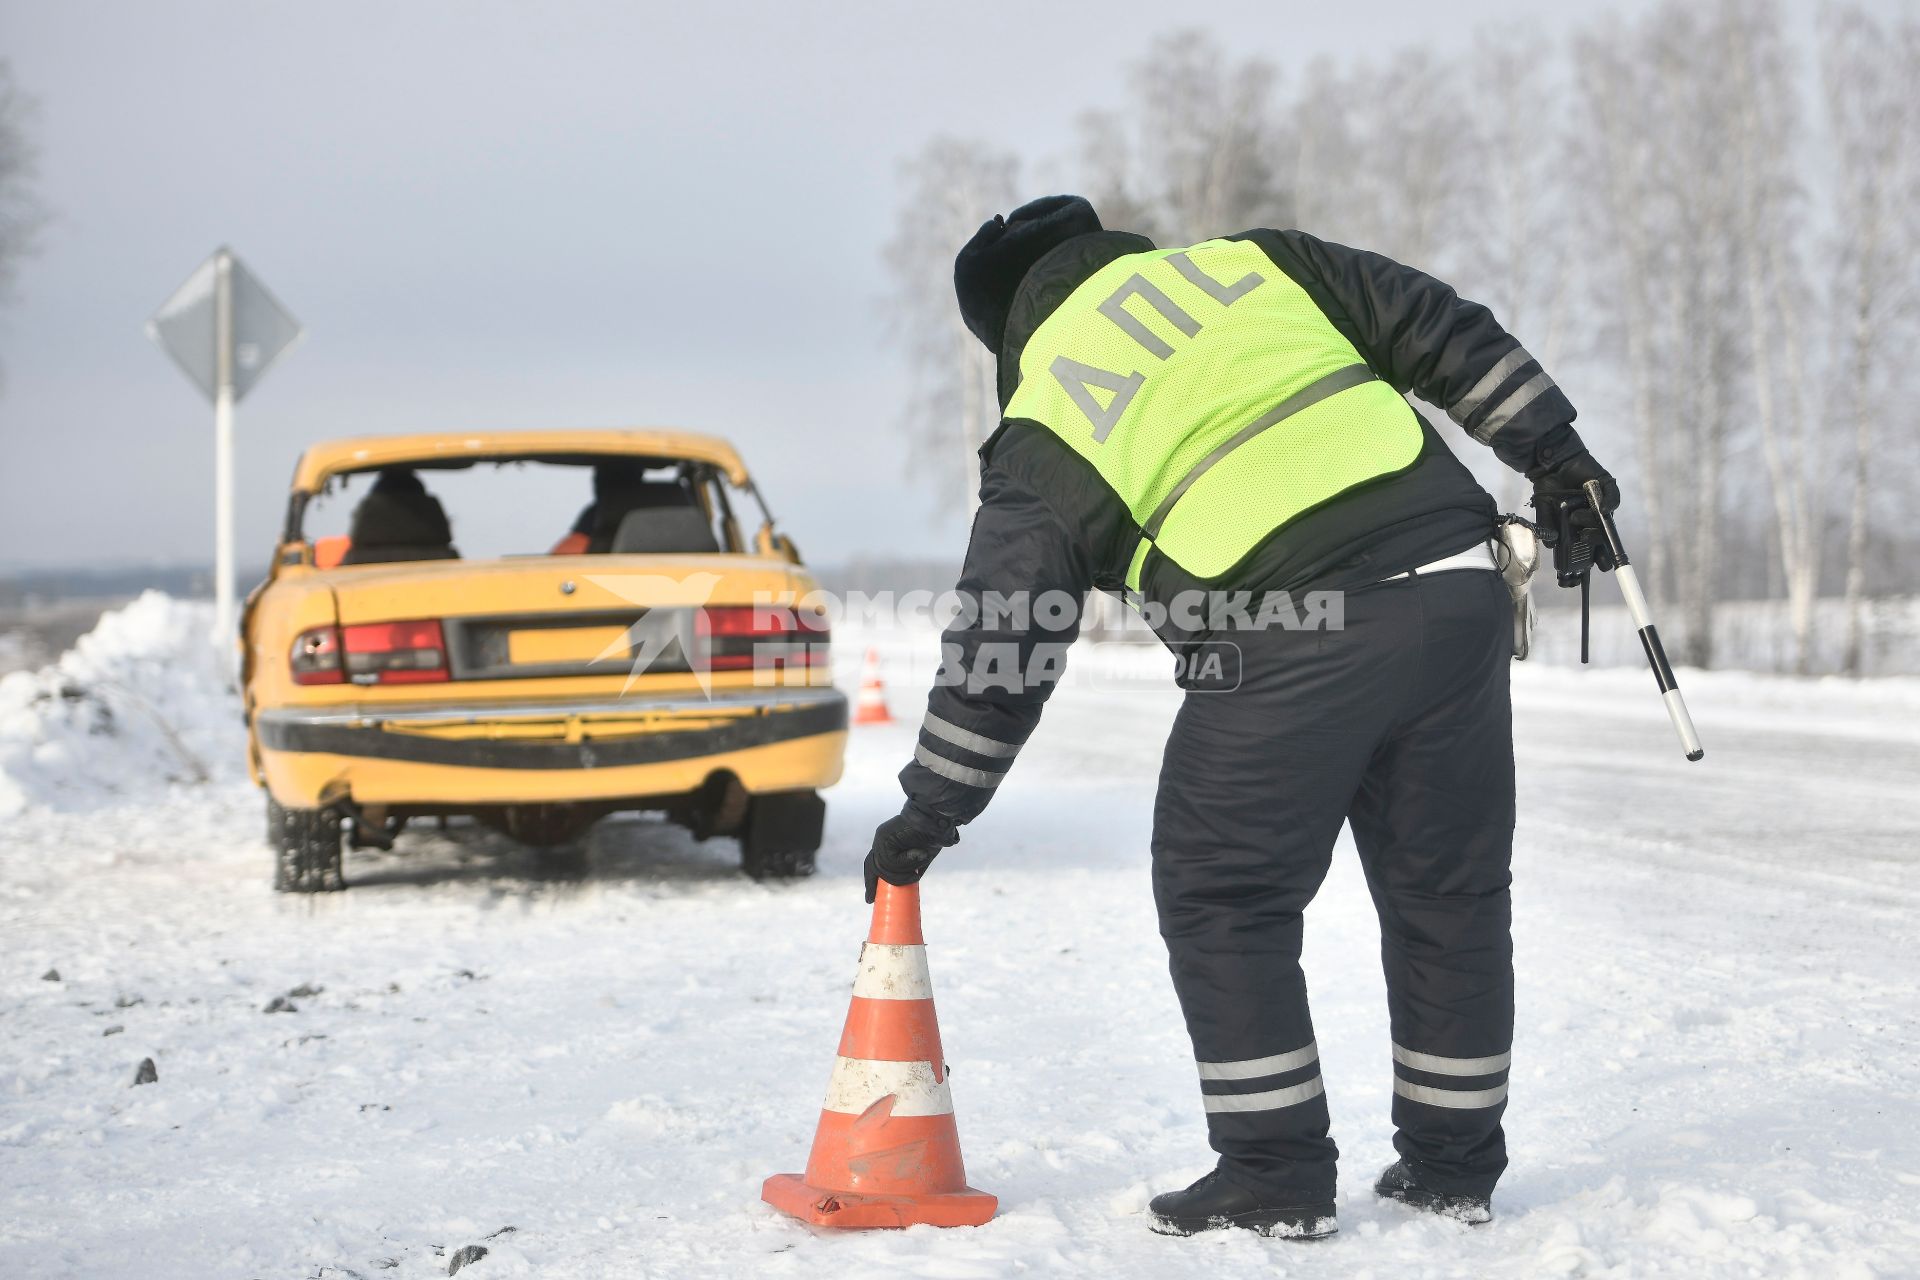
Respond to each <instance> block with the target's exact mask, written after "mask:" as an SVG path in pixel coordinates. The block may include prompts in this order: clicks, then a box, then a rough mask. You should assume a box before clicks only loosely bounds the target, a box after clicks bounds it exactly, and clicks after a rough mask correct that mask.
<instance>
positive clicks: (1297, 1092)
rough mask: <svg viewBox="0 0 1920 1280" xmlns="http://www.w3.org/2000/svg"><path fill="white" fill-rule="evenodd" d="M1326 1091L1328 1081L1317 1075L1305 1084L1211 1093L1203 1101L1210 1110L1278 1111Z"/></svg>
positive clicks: (1307, 1100) (1297, 1104)
mask: <svg viewBox="0 0 1920 1280" xmlns="http://www.w3.org/2000/svg"><path fill="white" fill-rule="evenodd" d="M1326 1091H1327V1086H1326V1082H1325V1081H1323V1080H1322V1079H1321V1078H1320V1077H1319V1076H1315V1077H1314V1078H1313V1079H1311V1080H1309V1081H1307V1082H1306V1083H1305V1084H1296V1085H1292V1086H1290V1087H1288V1088H1285V1089H1269V1090H1267V1091H1266V1092H1265V1093H1209V1094H1206V1095H1204V1096H1203V1097H1202V1098H1201V1101H1202V1102H1203V1103H1204V1104H1205V1105H1206V1108H1207V1110H1208V1111H1216V1112H1217V1111H1277V1110H1279V1109H1280V1108H1281V1107H1297V1106H1299V1105H1300V1104H1301V1103H1303V1102H1309V1101H1311V1100H1312V1099H1314V1098H1317V1097H1319V1096H1320V1095H1321V1094H1323V1093H1325V1092H1326Z"/></svg>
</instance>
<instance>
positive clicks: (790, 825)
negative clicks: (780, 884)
mask: <svg viewBox="0 0 1920 1280" xmlns="http://www.w3.org/2000/svg"><path fill="white" fill-rule="evenodd" d="M826 820H827V802H826V801H824V800H822V799H821V798H820V795H819V793H818V792H814V791H776V792H772V793H770V794H767V795H759V796H754V797H753V798H752V799H751V800H750V801H748V802H747V816H746V821H745V822H744V823H743V824H742V825H741V828H740V865H741V867H742V868H743V869H744V870H745V871H746V873H747V874H748V875H750V876H752V877H753V878H754V879H755V880H795V879H798V878H800V877H801V876H810V875H812V874H813V859H814V854H815V853H817V852H819V849H820V834H821V832H822V830H823V829H824V828H825V826H826Z"/></svg>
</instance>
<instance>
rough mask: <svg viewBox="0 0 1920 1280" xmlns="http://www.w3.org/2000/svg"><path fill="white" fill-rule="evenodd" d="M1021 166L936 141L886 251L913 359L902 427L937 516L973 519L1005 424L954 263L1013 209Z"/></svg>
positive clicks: (901, 328) (913, 174)
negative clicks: (987, 449)
mask: <svg viewBox="0 0 1920 1280" xmlns="http://www.w3.org/2000/svg"><path fill="white" fill-rule="evenodd" d="M1019 167H1020V166H1019V161H1018V159H1017V158H1016V157H1014V156H1013V155H1011V154H1010V153H1007V152H1003V151H999V150H997V149H995V148H993V147H991V146H988V145H986V144H984V143H980V142H973V141H966V140H962V139H958V138H935V139H933V140H932V141H931V142H929V143H927V145H926V146H924V147H922V148H921V149H920V151H919V152H917V153H916V154H915V155H914V156H912V157H911V158H910V159H908V160H906V161H905V162H904V163H903V164H902V165H901V167H900V177H901V183H900V185H901V203H900V212H899V214H898V216H897V219H896V224H895V229H894V234H893V237H892V238H891V239H890V240H888V241H887V244H886V246H885V248H884V250H883V251H882V256H883V260H884V262H885V265H886V269H887V274H888V276H889V277H890V279H891V282H892V287H891V289H890V290H889V293H888V297H887V313H888V317H889V320H890V322H891V329H890V335H889V336H890V337H891V338H892V339H893V340H894V341H896V342H898V343H899V344H900V345H901V346H902V347H903V348H904V349H905V351H906V353H907V359H908V365H909V370H910V376H911V385H910V391H909V396H908V400H907V403H906V406H905V408H904V411H903V423H902V425H903V426H904V427H905V429H906V432H907V437H908V439H909V441H910V442H911V446H912V464H913V467H914V470H915V472H916V474H925V475H929V476H931V477H932V479H933V482H934V491H935V493H936V494H937V495H938V496H937V497H936V499H935V509H936V510H942V511H951V510H955V509H958V510H960V511H963V512H965V513H966V514H967V515H969V516H971V515H972V513H973V510H974V508H975V507H976V506H977V505H978V503H979V472H978V467H977V465H976V462H975V457H974V455H975V454H976V453H977V452H978V451H979V449H980V446H981V445H982V444H983V443H985V441H986V438H987V436H988V435H989V434H990V433H991V432H992V430H993V427H994V425H995V424H996V423H997V422H998V420H999V417H1000V401H999V395H998V392H997V390H996V388H995V386H994V356H993V353H991V352H989V351H988V350H987V349H986V347H985V346H983V345H982V344H981V343H980V341H979V339H977V338H975V337H974V336H973V334H971V333H970V332H968V330H967V327H966V324H965V323H964V322H963V321H962V320H961V318H960V309H959V306H958V305H957V303H956V302H955V300H954V294H953V259H954V255H955V254H956V253H958V252H959V250H960V247H961V246H962V245H964V244H965V243H966V242H967V240H968V239H969V238H970V237H971V236H972V235H973V233H974V232H975V231H976V230H978V229H979V226H980V224H981V223H983V222H985V221H986V220H987V219H988V218H991V217H992V216H993V215H994V214H996V213H1005V212H1006V211H1007V210H1008V209H1010V208H1012V207H1013V205H1014V203H1015V201H1016V200H1017V199H1018V197H1017V196H1016V194H1015V186H1016V181H1017V178H1018V176H1019Z"/></svg>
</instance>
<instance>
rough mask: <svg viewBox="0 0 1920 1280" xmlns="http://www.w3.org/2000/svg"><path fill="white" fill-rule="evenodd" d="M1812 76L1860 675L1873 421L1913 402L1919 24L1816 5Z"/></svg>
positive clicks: (1848, 590) (1849, 616) (1849, 600)
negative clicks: (1829, 232)
mask: <svg viewBox="0 0 1920 1280" xmlns="http://www.w3.org/2000/svg"><path fill="white" fill-rule="evenodd" d="M1820 78H1821V85H1822V88H1823V90H1824V94H1825V98H1826V106H1827V128H1828V133H1829V138H1830V153H1831V159H1830V169H1829V174H1828V182H1829V183H1830V184H1831V190H1832V193H1833V222H1834V243H1833V249H1832V254H1831V258H1832V263H1833V282H1834V288H1833V294H1832V313H1831V314H1832V316H1833V320H1832V323H1831V329H1832V332H1833V333H1834V335H1835V338H1836V342H1837V346H1838V349H1839V350H1838V357H1837V359H1836V360H1835V374H1836V377H1835V384H1836V385H1835V396H1834V400H1835V403H1836V404H1837V405H1838V406H1840V407H1841V409H1842V412H1843V413H1844V414H1845V418H1846V421H1847V425H1848V427H1849V428H1850V430H1849V431H1848V432H1847V434H1848V435H1849V436H1850V437H1851V439H1850V446H1851V448H1850V456H1849V459H1848V463H1849V465H1848V467H1847V476H1846V490H1847V518H1846V560H1845V564H1846V586H1845V607H1846V637H1845V641H1844V647H1843V651H1842V659H1841V666H1842V669H1843V670H1844V671H1846V672H1847V673H1848V674H1849V675H1860V674H1862V673H1863V670H1864V665H1865V664H1864V654H1863V650H1864V644H1865V630H1866V592H1867V582H1866V577H1867V551H1868V542H1869V535H1870V528H1869V526H1870V522H1871V516H1872V500H1873V494H1874V488H1875V479H1876V477H1875V472H1876V455H1877V454H1878V453H1879V452H1880V451H1881V450H1882V448H1883V445H1882V441H1881V437H1880V434H1879V433H1878V432H1877V431H1876V427H1877V426H1878V424H1879V421H1880V419H1881V418H1883V417H1885V416H1887V415H1888V414H1889V413H1891V412H1895V411H1896V407H1897V406H1900V405H1902V404H1910V403H1911V400H1910V397H1903V396H1900V395H1898V392H1899V391H1900V390H1902V388H1901V387H1899V385H1898V375H1899V373H1900V371H1902V370H1903V369H1904V367H1905V365H1906V364H1907V352H1908V351H1909V350H1910V349H1911V348H1910V346H1909V345H1908V344H1909V343H1910V342H1911V341H1912V340H1913V338H1914V336H1915V335H1914V332H1913V330H1914V324H1913V321H1914V318H1915V311H1916V307H1920V299H1917V298H1916V287H1917V285H1916V266H1915V255H1916V253H1920V212H1917V211H1920V101H1917V100H1916V89H1915V86H1916V85H1920V23H1916V22H1915V21H1914V20H1912V19H1906V20H1904V21H1902V22H1900V23H1898V24H1892V25H1890V24H1885V23H1882V22H1881V21H1879V20H1878V19H1876V18H1874V17H1872V16H1870V15H1869V14H1868V13H1867V12H1866V11H1865V10H1864V9H1862V8H1860V7H1858V6H1855V5H1846V6H1841V7H1836V8H1829V9H1827V10H1825V11H1824V12H1823V13H1822V14H1821V21H1820ZM1907 412H1908V413H1909V414H1910V413H1911V410H1910V409H1908V410H1907Z"/></svg>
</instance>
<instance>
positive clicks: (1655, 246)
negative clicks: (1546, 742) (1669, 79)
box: [1573, 21, 1673, 604]
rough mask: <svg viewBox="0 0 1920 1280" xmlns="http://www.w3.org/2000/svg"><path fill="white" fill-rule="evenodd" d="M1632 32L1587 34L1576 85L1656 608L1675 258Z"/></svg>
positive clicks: (1644, 562)
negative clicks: (1660, 313)
mask: <svg viewBox="0 0 1920 1280" xmlns="http://www.w3.org/2000/svg"><path fill="white" fill-rule="evenodd" d="M1630 40H1631V37H1630V34H1629V32H1628V31H1627V29H1626V28H1625V27H1624V26H1623V25H1622V24H1620V23H1619V22H1617V21H1614V22H1610V23H1608V24H1606V25H1604V26H1601V27H1598V28H1595V29H1593V30H1589V31H1587V32H1585V33H1583V34H1582V35H1581V36H1580V37H1579V38H1578V39H1577V40H1576V41H1575V43H1574V67H1575V86H1576V93H1577V97H1578V100H1579V103H1580V109H1581V111H1582V113H1583V118H1584V121H1585V128H1584V129H1581V130H1580V131H1579V132H1578V133H1576V135H1575V136H1576V138H1578V139H1579V140H1580V145H1579V149H1578V150H1576V152H1575V154H1574V161H1573V162H1574V165H1575V167H1577V168H1579V169H1580V170H1582V171H1584V172H1586V173H1588V174H1590V175H1591V183H1592V187H1593V189H1594V194H1595V196H1596V197H1597V199H1593V200H1589V201H1584V202H1582V203H1581V204H1580V205H1579V207H1578V211H1579V214H1580V216H1581V217H1582V218H1583V229H1584V231H1585V236H1584V239H1585V240H1586V242H1587V243H1589V244H1591V245H1592V246H1593V249H1594V254H1593V257H1592V265H1593V266H1594V267H1595V268H1596V270H1595V271H1594V272H1593V276H1592V279H1591V285H1592V290H1591V299H1590V308H1589V313H1590V314H1591V315H1592V316H1594V317H1595V318H1597V319H1600V320H1602V321H1604V322H1605V324H1606V327H1607V329H1608V331H1609V333H1610V334H1611V336H1612V337H1613V338H1614V339H1615V344H1616V349H1617V350H1618V352H1619V353H1620V357H1621V359H1622V362H1623V364H1624V366H1625V374H1626V382H1627V391H1628V404H1629V413H1628V417H1629V420H1630V424H1631V427H1632V433H1633V440H1634V445H1635V451H1634V456H1635V460H1636V462H1637V464H1638V465H1637V469H1636V481H1637V482H1636V484H1635V485H1634V486H1633V489H1632V493H1633V498H1634V500H1635V501H1634V505H1635V506H1637V507H1638V508H1639V509H1640V517H1641V520H1642V521H1643V527H1644V529H1645V535H1646V536H1645V539H1644V542H1643V546H1644V548H1645V549H1644V550H1643V551H1642V552H1641V553H1640V561H1641V567H1642V569H1643V572H1644V577H1645V581H1646V585H1647V591H1648V594H1649V595H1650V596H1651V597H1653V600H1654V602H1655V603H1656V604H1659V603H1662V602H1664V601H1665V600H1668V599H1670V598H1671V597H1672V594H1673V590H1672V583H1673V566H1672V559H1671V557H1670V556H1669V555H1668V554H1667V549H1668V545H1669V539H1670V536H1671V535H1670V529H1669V525H1670V521H1671V516H1670V515H1669V512H1668V503H1667V484H1666V475H1667V469H1666V466H1665V463H1664V456H1663V455H1664V453H1665V450H1664V448H1663V443H1664V442H1663V437H1662V434H1661V424H1660V422H1659V421H1658V420H1657V417H1656V414H1655V407H1654V406H1655V402H1656V399H1657V394H1658V393H1657V386H1658V383H1659V380H1660V370H1659V368H1658V364H1657V362H1656V360H1655V353H1656V351H1657V349H1658V344H1657V342H1656V338H1655V334H1654V327H1655V317H1656V313H1657V310H1658V307H1657V303H1656V288H1657V284H1658V282H1659V280H1660V278H1661V275H1662V272H1663V268H1664V265H1665V258H1666V254H1665V253H1664V252H1663V245H1662V243H1661V240H1660V235H1659V232H1658V230H1657V229H1656V227H1655V224H1654V209H1655V199H1656V195H1657V192H1658V189H1659V177H1658V175H1657V174H1656V172H1655V169H1654V164H1653V150H1652V148H1651V147H1649V146H1647V145H1646V144H1645V141H1644V139H1645V136H1646V131H1647V130H1648V129H1649V128H1651V127H1652V124H1653V121H1652V118H1651V116H1652V112H1651V110H1650V95H1651V92H1652V77H1651V75H1650V74H1649V72H1648V69H1647V68H1646V66H1645V65H1644V64H1642V63H1641V62H1640V61H1639V60H1638V59H1637V58H1636V57H1635V55H1634V51H1633V49H1632V48H1631V47H1630Z"/></svg>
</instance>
